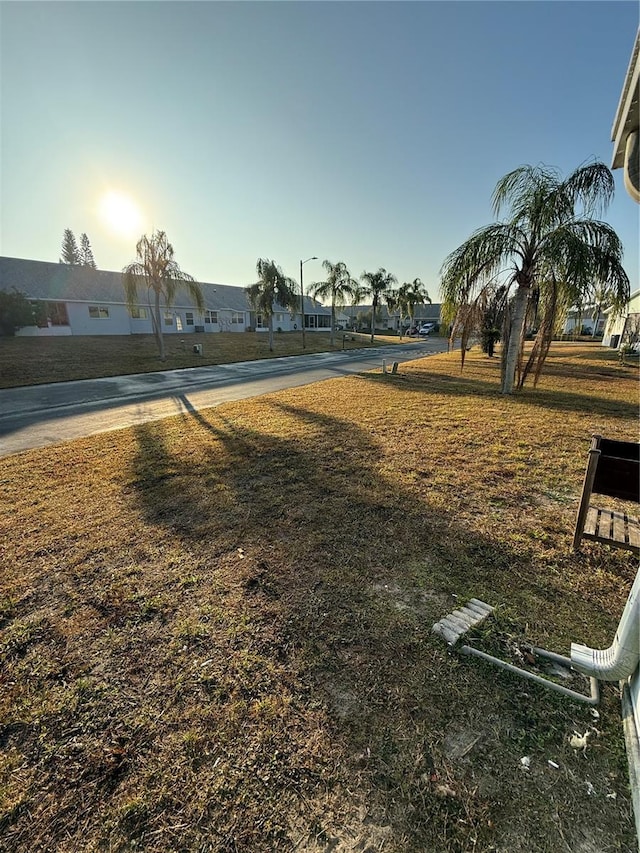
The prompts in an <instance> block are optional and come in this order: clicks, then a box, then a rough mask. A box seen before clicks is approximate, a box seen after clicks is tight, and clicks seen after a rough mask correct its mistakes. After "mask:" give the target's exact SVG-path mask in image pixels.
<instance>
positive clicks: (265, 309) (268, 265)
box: [245, 258, 299, 352]
mask: <svg viewBox="0 0 640 853" xmlns="http://www.w3.org/2000/svg"><path fill="white" fill-rule="evenodd" d="M256 272H257V273H258V279H259V280H258V281H257V282H256V283H255V284H252V285H250V286H249V287H247V288H245V291H246V293H247V296H248V298H249V302H250V303H251V306H252V308H253V310H254V311H259V312H260V313H261V314H264V316H265V317H266V318H267V322H268V326H269V351H270V352H273V312H274V306H275V305H276V303H277V304H278V305H281V306H282V307H283V308H292V309H294V308H296V306H297V305H298V302H299V300H298V297H297V296H296V292H295V288H296V283H295V281H294V280H293V279H292V278H288V277H287V276H285V274H284V273H283V272H282V270H281V269H280V267H279V266H278V265H277V264H276V262H275V261H269V260H267V259H266V258H258V261H257V263H256Z"/></svg>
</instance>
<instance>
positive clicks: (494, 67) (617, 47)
mask: <svg viewBox="0 0 640 853" xmlns="http://www.w3.org/2000/svg"><path fill="white" fill-rule="evenodd" d="M0 15H1V45H0V46H1V56H2V58H1V71H2V91H1V103H2V106H1V109H2V140H1V141H2V146H1V158H2V160H1V178H2V188H1V189H2V200H1V205H2V207H1V223H0V225H1V243H0V252H1V253H2V254H3V255H10V256H15V257H22V258H34V259H38V260H48V261H57V260H58V258H59V256H60V245H61V241H62V234H63V230H64V229H65V228H71V229H72V230H73V231H74V232H75V234H76V236H78V237H79V235H80V233H81V232H86V233H87V234H88V236H89V239H90V241H91V244H92V246H93V250H94V255H95V258H96V261H97V263H98V266H99V267H100V268H101V269H110V270H119V269H121V268H122V267H123V266H124V265H125V264H127V263H129V262H130V261H132V260H134V259H135V243H136V239H137V238H138V237H139V236H140V234H141V233H143V232H144V231H146V232H147V233H150V230H151V228H153V227H156V228H162V229H163V230H165V231H166V232H167V234H168V236H169V239H170V240H171V242H172V243H173V245H174V248H175V251H176V259H177V260H178V262H179V263H180V265H181V266H182V268H183V269H184V270H186V271H187V272H189V273H191V274H192V275H194V276H195V277H196V278H199V279H200V280H202V281H213V282H219V283H227V284H235V285H245V284H247V283H249V282H252V281H254V280H255V262H256V259H257V258H258V257H268V258H273V259H274V260H275V261H276V262H277V263H278V264H280V265H281V266H282V267H283V269H284V271H285V272H286V273H287V274H288V275H291V276H293V277H295V278H298V274H299V273H298V265H299V261H300V259H306V258H308V257H309V256H311V255H318V256H319V258H320V260H323V259H324V258H328V259H329V260H331V261H334V262H335V261H338V260H343V261H345V262H346V263H347V265H348V266H349V267H350V269H351V271H352V273H353V274H354V275H356V276H359V275H360V274H361V273H362V271H363V270H375V269H377V268H378V267H380V266H383V267H385V268H386V269H388V270H389V271H390V272H392V273H394V274H395V275H396V276H397V277H398V278H399V280H400V282H402V281H405V280H410V279H413V278H415V277H416V276H419V277H421V278H422V279H423V281H425V282H426V283H427V285H428V287H429V291H430V293H431V295H432V298H433V299H434V301H435V300H436V299H437V297H438V271H439V269H440V266H441V264H442V261H443V260H444V258H445V256H446V255H447V253H448V252H450V251H452V250H453V249H455V248H456V247H457V246H458V245H459V244H460V243H462V242H463V241H464V240H465V239H466V238H467V237H468V236H469V234H470V233H471V232H472V231H473V230H475V229H476V228H478V227H480V226H482V225H485V224H487V223H489V222H491V221H493V214H492V211H491V193H492V191H493V188H494V186H495V183H496V181H497V180H498V178H500V177H501V176H502V175H503V174H504V173H506V172H508V171H510V170H511V169H513V168H515V167H516V166H518V165H521V164H523V163H534V164H535V163H545V164H548V165H553V166H557V167H559V168H560V169H561V170H562V171H563V172H569V171H571V170H573V169H574V168H575V167H577V166H578V165H579V164H581V163H583V162H585V161H587V160H589V159H592V158H597V159H600V160H603V161H604V162H605V163H606V164H607V165H609V164H610V162H611V155H612V144H611V141H610V135H611V126H612V123H613V119H614V115H615V111H616V107H617V104H618V99H619V96H620V92H621V89H622V85H623V82H624V77H625V73H626V69H627V66H628V63H629V59H630V56H631V50H632V47H633V41H634V38H635V32H636V28H637V26H638V5H637V3H636V2H615V0H610V2H609V1H608V2H560V0H554V2H480V1H479V0H478V1H477V2H406V3H405V2H305V0H301V2H124V3H119V2H71V3H66V2H55V3H53V2H51V3H49V2H44V3H33V2H10V3H7V2H3V3H2V4H1V6H0ZM615 174H616V184H617V193H616V199H615V202H614V203H613V205H612V207H611V208H610V209H609V213H608V214H607V216H606V219H607V220H608V221H609V222H610V223H611V224H612V225H613V226H614V227H615V228H616V230H617V231H618V234H619V235H620V237H621V238H622V240H623V242H624V244H625V248H626V255H625V264H626V267H627V271H628V273H629V275H630V277H631V279H632V289H635V288H637V286H638V284H637V282H638V212H639V208H638V205H635V204H634V203H633V201H632V200H631V199H630V198H629V197H628V196H627V194H626V192H625V190H624V187H623V184H622V175H621V174H620V172H619V171H618V172H616V173H615ZM107 190H117V191H119V192H121V193H126V194H128V195H129V196H130V197H131V198H132V199H133V200H134V201H135V203H136V204H137V205H138V206H139V208H140V210H141V211H142V219H141V222H140V223H139V225H138V226H135V227H134V226H132V228H133V230H132V231H131V232H130V233H128V234H126V235H125V234H122V233H119V232H117V231H116V230H114V228H113V227H112V226H110V225H109V224H108V223H107V222H106V221H105V220H104V218H103V217H102V216H101V213H100V199H101V197H102V196H103V195H104V193H105V192H106V191H107ZM123 216H124V214H123ZM134 232H135V233H134ZM322 272H323V271H322V268H321V266H320V262H313V261H311V262H309V263H308V264H307V265H306V266H305V283H307V282H311V281H313V280H318V279H322V277H323V275H322Z"/></svg>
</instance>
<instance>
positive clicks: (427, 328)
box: [418, 323, 436, 335]
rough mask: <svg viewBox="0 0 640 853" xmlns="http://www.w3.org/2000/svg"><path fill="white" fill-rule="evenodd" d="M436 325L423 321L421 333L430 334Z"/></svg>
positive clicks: (419, 332) (419, 331)
mask: <svg viewBox="0 0 640 853" xmlns="http://www.w3.org/2000/svg"><path fill="white" fill-rule="evenodd" d="M435 327H436V324H435V323H423V324H422V326H420V328H419V329H418V334H419V335H428V334H429V332H432V331H433V330H434V329H435Z"/></svg>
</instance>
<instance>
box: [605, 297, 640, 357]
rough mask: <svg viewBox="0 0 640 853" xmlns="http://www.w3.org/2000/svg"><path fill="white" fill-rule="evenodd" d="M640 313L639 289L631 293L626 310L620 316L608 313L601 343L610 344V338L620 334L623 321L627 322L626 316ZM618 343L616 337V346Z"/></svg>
mask: <svg viewBox="0 0 640 853" xmlns="http://www.w3.org/2000/svg"><path fill="white" fill-rule="evenodd" d="M639 313H640V290H638V291H636V292H635V293H633V294H632V295H631V299H630V300H629V304H628V305H627V310H626V311H625V312H624V313H623V314H622V315H620V316H612V315H609V317H608V319H607V324H606V326H605V330H604V336H603V338H602V345H603V346H605V347H610V346H611V339H612V338H613V337H615V336H616V335H617V336H620V335H622V333H623V331H624V327H625V323H626V322H627V318H628V317H629V315H630V314H639ZM619 345H620V339H618V343H617V344H616V346H619Z"/></svg>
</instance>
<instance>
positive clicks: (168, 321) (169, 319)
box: [164, 311, 173, 326]
mask: <svg viewBox="0 0 640 853" xmlns="http://www.w3.org/2000/svg"><path fill="white" fill-rule="evenodd" d="M164 324H165V326H173V314H169V313H168V312H166V311H165V315H164Z"/></svg>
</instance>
